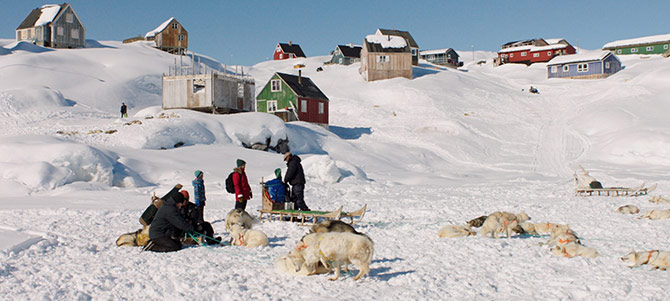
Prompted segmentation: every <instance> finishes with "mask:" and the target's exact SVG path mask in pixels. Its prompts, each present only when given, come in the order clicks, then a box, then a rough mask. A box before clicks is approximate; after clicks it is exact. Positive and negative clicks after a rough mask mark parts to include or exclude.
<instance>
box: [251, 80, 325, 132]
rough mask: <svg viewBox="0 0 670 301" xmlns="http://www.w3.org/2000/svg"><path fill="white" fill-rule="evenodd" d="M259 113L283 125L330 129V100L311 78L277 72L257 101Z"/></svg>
mask: <svg viewBox="0 0 670 301" xmlns="http://www.w3.org/2000/svg"><path fill="white" fill-rule="evenodd" d="M256 111H257V112H266V113H271V114H275V115H277V116H279V117H280V118H282V119H283V120H284V121H296V120H299V121H306V122H312V123H316V124H319V125H322V126H325V127H328V97H326V95H324V94H323V92H321V90H320V89H319V87H317V86H316V84H314V82H313V81H312V80H311V79H309V78H308V77H304V76H302V72H301V71H298V75H297V76H296V75H291V74H286V73H280V72H276V73H275V74H274V75H272V77H271V78H270V80H269V81H268V83H267V84H266V85H265V87H263V90H261V92H260V94H258V96H257V97H256Z"/></svg>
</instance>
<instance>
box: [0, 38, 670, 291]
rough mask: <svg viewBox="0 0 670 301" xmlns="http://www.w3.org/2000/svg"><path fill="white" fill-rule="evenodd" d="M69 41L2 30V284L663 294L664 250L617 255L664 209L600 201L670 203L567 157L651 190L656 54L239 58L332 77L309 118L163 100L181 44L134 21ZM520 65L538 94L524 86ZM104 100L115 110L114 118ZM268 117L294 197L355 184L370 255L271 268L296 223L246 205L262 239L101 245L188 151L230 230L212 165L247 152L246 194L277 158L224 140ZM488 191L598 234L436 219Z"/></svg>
mask: <svg viewBox="0 0 670 301" xmlns="http://www.w3.org/2000/svg"><path fill="white" fill-rule="evenodd" d="M88 42H89V43H88V44H89V46H90V48H86V49H63V50H53V49H45V48H41V47H37V46H35V45H31V44H26V43H15V42H13V41H12V40H0V46H1V48H0V70H2V72H0V129H2V131H0V188H1V189H2V191H3V193H2V194H0V195H1V196H0V295H1V296H3V297H2V299H3V300H6V299H8V300H14V299H16V300H24V299H62V300H71V299H89V298H95V299H165V298H171V299H174V298H177V299H196V300H200V299H233V300H242V299H317V300H318V299H334V298H338V299H346V300H351V299H365V300H369V299H407V298H412V299H422V300H428V299H441V300H443V299H457V300H463V299H468V300H471V299H477V300H479V299H487V300H488V299H496V300H506V299H512V298H521V299H523V300H534V299H582V300H583V299H600V300H602V299H607V300H611V299H619V300H622V299H626V300H628V299H634V300H641V299H656V300H659V299H665V295H666V294H665V293H664V288H666V287H668V285H667V279H668V276H667V274H666V273H667V272H663V271H651V270H649V269H648V268H646V267H643V268H635V269H629V268H627V267H626V266H625V265H624V264H623V263H622V262H621V261H620V260H619V257H621V256H623V255H625V254H626V253H627V252H629V251H630V250H631V249H633V248H634V249H636V250H640V251H641V250H652V249H660V250H670V233H669V232H668V231H667V227H668V225H670V224H669V223H670V220H660V221H649V220H637V219H635V216H632V215H622V214H618V213H616V212H615V209H616V208H617V207H619V206H621V205H626V204H633V205H636V206H638V207H640V208H641V209H642V211H645V210H649V209H656V208H659V209H660V208H663V209H668V208H669V207H670V206H669V205H665V206H664V205H655V204H651V203H649V202H648V199H649V197H646V196H645V197H637V198H628V197H627V198H609V197H589V198H583V197H576V196H574V193H573V191H574V184H573V180H572V174H573V172H574V171H576V170H578V166H579V165H582V166H584V167H585V168H586V169H588V170H590V171H591V175H593V176H595V177H596V178H597V179H598V180H600V181H601V182H602V183H603V184H604V185H605V186H637V185H639V184H641V183H642V182H645V183H647V184H652V183H658V189H657V190H656V191H654V193H653V194H654V195H665V194H667V193H668V191H669V189H668V187H669V185H670V174H669V173H668V170H669V167H670V156H668V152H670V131H668V130H667V128H668V126H667V112H668V111H669V109H670V102H669V101H668V97H667V95H670V85H668V84H667V82H668V80H669V79H670V61H669V60H668V59H664V58H661V57H658V56H628V57H625V56H624V57H620V58H621V60H622V61H623V64H624V66H625V69H624V70H622V71H621V72H619V73H617V74H615V75H613V76H611V77H609V78H607V79H603V80H566V79H552V80H548V79H546V64H534V65H532V66H530V67H526V66H519V65H504V66H500V67H497V68H493V67H492V65H491V58H492V57H493V56H494V53H487V52H482V51H477V52H475V53H474V54H473V53H472V52H468V51H463V52H461V57H462V59H464V60H465V66H464V67H462V68H460V69H459V70H455V69H450V68H441V67H437V66H433V65H431V64H429V63H426V62H422V63H421V64H420V66H419V67H416V68H414V74H415V78H414V79H412V80H407V79H402V78H396V79H391V80H385V81H377V82H370V83H368V82H365V81H363V80H362V78H361V76H360V75H359V74H358V72H357V70H358V68H359V64H353V65H351V66H340V65H327V66H323V69H324V71H323V72H316V68H317V67H321V66H322V63H323V62H325V61H327V60H328V57H327V56H320V57H310V58H307V59H293V60H287V61H277V62H275V61H268V62H262V63H259V64H257V65H254V66H251V67H244V70H245V73H248V74H251V75H252V76H253V77H254V78H255V79H256V83H257V87H256V92H260V90H261V89H262V87H263V86H264V85H265V83H266V82H267V80H268V79H269V78H270V77H271V76H272V74H273V73H274V72H277V71H279V72H286V73H295V72H296V71H295V69H293V65H294V64H299V63H301V64H305V65H306V67H305V68H304V71H303V74H304V75H305V76H308V77H310V78H311V79H312V80H313V81H314V82H315V83H316V84H317V85H318V86H319V87H320V88H321V90H322V91H323V92H324V93H325V94H326V95H327V96H328V97H329V98H330V130H325V129H323V128H321V127H319V126H315V125H311V124H307V123H304V122H293V123H288V124H284V123H282V122H281V121H280V120H279V119H278V118H275V117H273V116H271V115H268V114H263V113H244V114H236V115H208V114H203V113H198V112H191V111H185V110H174V111H162V110H161V109H160V101H161V100H160V99H161V97H160V93H161V82H160V79H161V74H162V73H167V72H168V68H169V67H170V66H173V65H174V64H175V61H177V62H179V58H178V57H176V56H172V55H169V54H167V53H164V52H160V51H157V50H155V49H152V48H151V47H149V46H148V45H147V44H145V43H132V44H122V43H120V42H115V41H102V42H96V41H88ZM584 51H586V50H584ZM473 58H474V60H473ZM187 60H188V59H185V61H187ZM480 60H487V61H486V63H485V64H477V62H478V61H480ZM201 62H204V63H206V64H208V65H209V67H211V68H215V69H221V68H223V66H222V65H221V64H219V63H217V62H215V61H213V60H211V59H208V58H207V57H204V56H201ZM240 70H241V69H240ZM531 85H532V86H534V87H537V88H538V90H539V91H540V94H530V93H528V88H529V87H530V86H531ZM121 102H125V103H126V104H128V106H129V113H130V116H131V117H130V118H127V119H119V114H120V113H118V109H119V107H120V104H121ZM161 116H162V117H166V118H159V117H161ZM133 120H138V121H140V122H141V123H129V122H130V121H133ZM268 138H269V139H270V141H271V144H272V145H274V144H276V143H277V142H278V140H279V139H285V138H289V141H290V147H291V150H292V152H294V153H296V154H298V155H300V156H301V157H302V158H303V165H304V167H305V172H306V175H307V181H308V184H307V187H306V201H307V204H308V205H309V206H310V207H311V208H313V209H321V210H331V209H336V208H337V207H339V206H340V205H342V206H344V208H345V210H354V209H358V208H360V207H361V206H362V205H363V204H367V205H368V212H367V213H366V215H365V218H364V220H363V221H362V222H361V223H359V224H357V225H356V228H357V230H359V231H361V232H364V233H367V234H368V235H369V236H370V237H371V238H372V239H373V240H374V243H375V254H374V257H373V261H372V265H371V272H370V275H369V276H368V277H365V278H363V279H362V280H361V281H353V279H352V278H353V277H351V276H346V277H344V278H345V279H343V280H340V281H334V282H332V281H328V280H327V277H328V276H326V275H320V276H309V277H293V276H289V275H285V274H282V273H279V272H277V271H275V269H274V267H273V262H274V260H275V259H276V258H277V257H279V256H281V255H283V254H286V253H288V251H289V250H290V249H291V248H293V247H294V246H295V245H296V243H297V241H298V240H299V239H300V237H302V235H304V234H305V233H306V232H307V229H306V228H305V227H300V226H298V225H297V224H295V223H285V222H264V223H258V224H256V225H255V227H256V228H257V229H260V230H262V231H263V232H265V233H266V234H267V235H268V237H269V238H270V245H269V246H268V247H265V248H259V249H252V250H247V249H240V248H235V247H220V248H193V247H192V248H186V249H184V250H182V251H179V252H176V253H171V254H156V253H151V252H140V250H139V249H138V248H119V247H116V246H115V245H114V242H115V240H116V238H117V237H118V236H119V235H120V234H122V233H125V232H130V231H134V230H136V229H138V228H139V227H140V224H139V222H138V218H139V216H140V214H141V212H142V210H143V209H144V208H146V206H147V205H148V204H149V201H150V195H151V194H152V193H154V192H155V193H156V194H158V195H162V194H164V193H165V192H167V191H168V190H169V189H170V188H171V187H172V186H173V185H174V184H176V183H182V184H184V186H185V187H186V188H188V190H191V192H192V187H191V184H190V181H191V180H192V178H193V171H194V170H196V169H201V170H203V171H204V172H205V185H206V188H207V198H208V203H207V208H206V212H205V217H206V219H207V220H209V221H211V222H212V223H213V226H214V228H215V230H216V232H217V233H218V234H219V235H222V236H224V237H227V236H228V234H227V233H225V231H224V223H223V218H224V216H225V214H226V213H227V212H228V210H230V209H231V208H232V206H233V200H232V196H231V195H230V194H228V193H226V192H225V178H226V177H227V175H228V173H229V172H230V171H231V170H232V168H233V166H234V164H235V160H236V159H237V158H241V159H244V160H245V161H246V162H247V173H248V176H249V182H250V183H251V184H252V188H253V190H254V195H255V196H256V198H254V199H253V200H251V201H250V202H249V205H248V206H247V210H248V211H249V212H250V213H252V214H256V213H257V210H258V209H260V207H261V205H260V200H259V199H260V197H258V196H260V186H259V185H258V183H259V182H260V181H261V180H262V179H263V178H265V179H268V178H270V177H271V176H272V174H273V170H274V169H275V168H282V169H283V171H285V169H286V167H285V165H284V162H283V161H282V158H283V156H282V155H281V154H277V153H273V152H262V151H255V150H251V149H247V148H244V147H243V146H242V145H243V144H253V143H256V142H265V141H266V140H267V139H268ZM180 142H181V143H183V144H184V146H182V147H178V148H175V147H174V145H175V144H177V143H180ZM499 210H505V211H512V212H519V211H525V212H526V213H528V214H529V215H530V217H531V218H532V221H535V222H554V223H567V224H569V225H570V227H571V228H572V229H574V230H575V231H576V232H577V233H578V234H579V237H580V239H581V240H582V242H583V244H585V245H586V246H589V247H593V248H595V249H597V251H598V252H599V253H600V256H599V257H597V258H594V259H588V258H581V257H577V258H570V259H568V258H562V257H556V256H554V255H552V254H551V253H550V252H549V250H548V248H547V247H546V246H540V245H539V243H540V242H543V241H545V240H546V237H516V238H513V239H498V240H496V239H490V238H483V237H479V236H474V237H466V238H454V239H447V238H442V239H440V238H438V236H437V233H438V231H439V230H440V228H441V227H443V226H445V225H449V224H463V223H464V222H465V221H467V220H470V219H472V218H475V217H478V216H480V215H484V214H488V213H491V212H494V211H499Z"/></svg>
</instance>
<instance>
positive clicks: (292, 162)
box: [284, 152, 310, 211]
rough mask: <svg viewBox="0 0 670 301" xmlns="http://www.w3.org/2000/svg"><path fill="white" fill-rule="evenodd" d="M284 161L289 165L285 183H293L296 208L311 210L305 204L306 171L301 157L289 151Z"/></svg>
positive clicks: (292, 196)
mask: <svg viewBox="0 0 670 301" xmlns="http://www.w3.org/2000/svg"><path fill="white" fill-rule="evenodd" d="M284 161H286V166H287V167H288V169H287V170H286V175H285V176H284V183H286V184H290V185H291V197H290V199H291V202H294V203H295V208H296V209H298V210H302V211H310V210H309V207H307V204H305V172H304V171H303V169H302V164H300V157H298V156H296V155H292V154H291V153H290V152H287V153H286V154H284Z"/></svg>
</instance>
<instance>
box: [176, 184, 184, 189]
mask: <svg viewBox="0 0 670 301" xmlns="http://www.w3.org/2000/svg"><path fill="white" fill-rule="evenodd" d="M174 187H176V188H177V189H181V188H182V187H184V186H182V185H181V184H177V185H174Z"/></svg>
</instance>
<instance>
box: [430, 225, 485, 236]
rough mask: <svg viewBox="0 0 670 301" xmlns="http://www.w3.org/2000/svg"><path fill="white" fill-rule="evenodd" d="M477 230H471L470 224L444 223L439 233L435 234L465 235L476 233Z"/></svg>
mask: <svg viewBox="0 0 670 301" xmlns="http://www.w3.org/2000/svg"><path fill="white" fill-rule="evenodd" d="M476 234H477V232H475V231H472V229H471V228H470V226H459V225H446V226H444V227H442V229H440V233H438V234H437V235H438V236H439V237H450V238H453V237H465V236H470V235H476Z"/></svg>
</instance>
